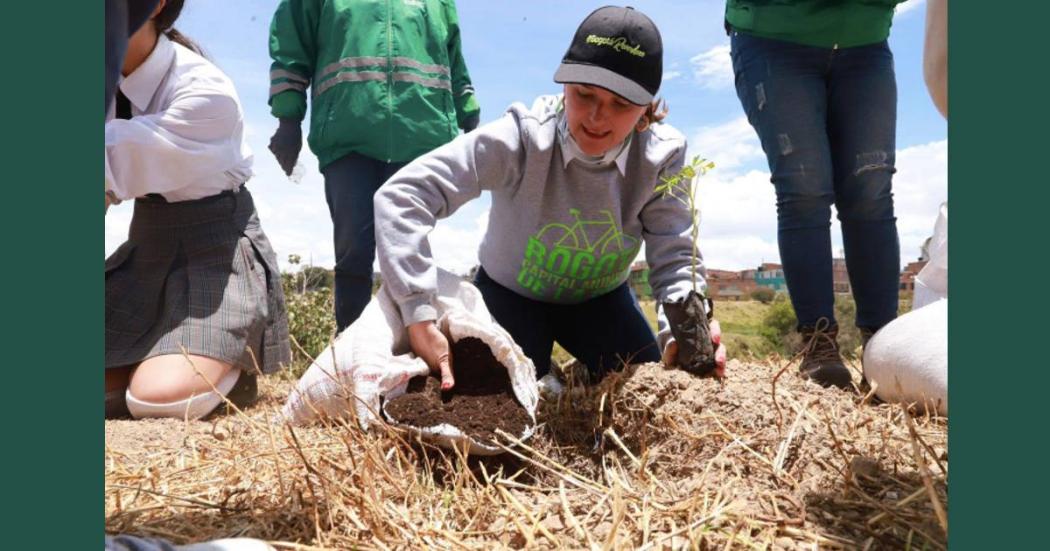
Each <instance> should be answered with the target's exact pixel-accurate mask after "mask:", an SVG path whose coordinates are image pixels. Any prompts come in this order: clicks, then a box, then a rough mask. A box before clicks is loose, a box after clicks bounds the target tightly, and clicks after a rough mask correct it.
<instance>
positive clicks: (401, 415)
mask: <svg viewBox="0 0 1050 551" xmlns="http://www.w3.org/2000/svg"><path fill="white" fill-rule="evenodd" d="M452 372H453V375H455V377H456V386H454V387H453V388H452V390H450V391H448V392H442V391H441V379H440V378H439V377H438V376H436V375H427V376H425V377H415V378H414V379H412V380H411V381H409V383H408V391H407V392H406V393H405V394H404V395H402V396H398V397H397V398H394V399H393V400H391V401H390V402H389V403H387V404H386V408H385V410H386V413H387V414H388V415H389V416H390V417H391V420H393V421H394V422H397V423H401V424H405V425H411V426H414V427H433V426H435V425H440V424H442V423H447V424H449V425H453V426H455V427H457V428H459V430H461V431H463V432H464V433H465V434H466V435H467V436H470V437H471V438H473V439H475V440H478V441H480V442H482V443H485V444H491V443H492V442H493V441H494V440H495V438H496V429H500V430H503V431H504V432H506V433H507V434H512V435H515V436H517V435H520V434H521V433H522V432H523V431H524V430H525V429H526V427H528V426H529V425H530V424H531V423H532V419H531V418H530V417H529V414H528V412H527V411H526V410H525V408H524V407H522V406H521V404H519V403H518V399H517V398H515V397H514V389H513V387H512V386H511V383H510V376H509V375H508V374H507V368H506V367H504V366H503V365H502V364H500V363H499V361H498V360H496V358H495V356H493V355H492V350H490V349H489V347H488V346H487V345H485V343H483V342H481V340H479V339H476V338H474V337H467V338H465V339H461V340H459V341H458V342H456V343H454V344H453V345H452Z"/></svg>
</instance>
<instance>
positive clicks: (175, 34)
mask: <svg viewBox="0 0 1050 551" xmlns="http://www.w3.org/2000/svg"><path fill="white" fill-rule="evenodd" d="M185 3H186V1H185V0H167V2H165V3H164V7H163V8H162V9H161V10H160V13H158V14H157V16H156V17H154V18H153V24H154V25H155V26H156V27H157V32H159V33H163V34H164V35H165V36H167V37H168V39H169V40H171V41H172V42H174V43H176V44H181V45H182V46H185V47H186V48H189V49H190V50H193V51H194V52H196V53H198V54H200V55H204V51H203V50H201V47H200V46H198V45H197V43H196V42H194V41H193V40H190V39H189V38H188V37H187V36H186V35H184V34H182V33H180V32H179V31H178V29H176V28H175V27H174V25H175V20H176V19H178V18H179V14H181V13H182V6H183V5H184V4H185Z"/></svg>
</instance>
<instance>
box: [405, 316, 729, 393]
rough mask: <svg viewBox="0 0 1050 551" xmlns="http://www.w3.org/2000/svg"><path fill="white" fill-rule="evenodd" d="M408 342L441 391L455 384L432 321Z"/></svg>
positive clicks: (412, 331) (411, 331) (413, 331)
mask: <svg viewBox="0 0 1050 551" xmlns="http://www.w3.org/2000/svg"><path fill="white" fill-rule="evenodd" d="M408 342H409V345H410V346H411V347H412V352H415V353H416V356H419V357H420V358H423V361H424V362H426V363H427V365H428V366H430V371H431V372H433V373H440V374H441V390H450V389H451V388H452V387H453V386H455V384H456V380H455V379H454V378H453V377H452V350H451V347H450V346H449V343H448V339H447V338H446V337H445V335H444V333H442V332H441V330H440V329H438V327H437V324H436V323H434V322H433V321H422V322H419V323H413V324H412V325H409V326H408ZM723 356H724V355H723Z"/></svg>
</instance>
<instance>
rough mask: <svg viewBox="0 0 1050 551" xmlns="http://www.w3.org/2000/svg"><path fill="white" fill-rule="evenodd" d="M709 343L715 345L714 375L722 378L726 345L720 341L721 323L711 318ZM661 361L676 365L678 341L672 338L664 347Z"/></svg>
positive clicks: (724, 367) (724, 369)
mask: <svg viewBox="0 0 1050 551" xmlns="http://www.w3.org/2000/svg"><path fill="white" fill-rule="evenodd" d="M711 343H712V344H714V345H715V363H716V364H718V367H717V368H715V377H717V378H719V379H722V378H724V377H725V376H726V356H727V354H726V345H725V344H724V343H723V342H722V325H721V324H719V323H718V320H716V319H712V320H711ZM662 361H663V362H664V365H667V366H672V365H678V343H677V342H676V341H674V340H673V339H672V340H671V342H669V343H667V347H666V348H664V353H663V358H662Z"/></svg>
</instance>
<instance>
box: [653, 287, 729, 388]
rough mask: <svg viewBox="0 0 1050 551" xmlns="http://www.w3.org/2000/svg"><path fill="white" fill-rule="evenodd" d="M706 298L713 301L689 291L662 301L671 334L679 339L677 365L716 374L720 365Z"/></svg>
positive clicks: (692, 371)
mask: <svg viewBox="0 0 1050 551" xmlns="http://www.w3.org/2000/svg"><path fill="white" fill-rule="evenodd" d="M704 302H707V303H708V304H711V302H710V301H707V300H706V299H704V297H702V296H700V294H699V293H697V292H696V291H690V292H689V294H688V295H686V296H685V298H682V299H681V300H678V301H674V302H664V303H663V308H664V314H665V315H666V316H667V322H668V324H670V326H671V334H672V335H673V336H674V340H675V341H677V342H678V365H679V366H680V367H681V368H682V369H683V370H685V371H688V372H689V373H693V374H695V375H700V376H706V375H711V374H713V373H714V371H715V367H717V365H716V363H715V347H714V344H713V343H712V342H711V326H710V325H709V324H708V321H707V320H708V312H707V311H705V309H704ZM712 306H713V305H712Z"/></svg>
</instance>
